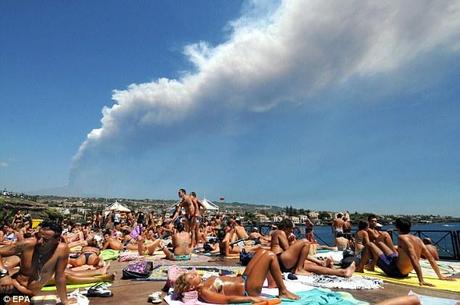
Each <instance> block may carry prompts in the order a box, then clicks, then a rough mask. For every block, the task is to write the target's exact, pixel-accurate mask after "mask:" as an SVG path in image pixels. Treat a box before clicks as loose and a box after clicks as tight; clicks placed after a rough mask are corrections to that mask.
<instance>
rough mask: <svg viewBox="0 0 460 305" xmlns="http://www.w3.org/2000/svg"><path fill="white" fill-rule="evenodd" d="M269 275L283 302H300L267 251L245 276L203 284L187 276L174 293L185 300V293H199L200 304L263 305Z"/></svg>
mask: <svg viewBox="0 0 460 305" xmlns="http://www.w3.org/2000/svg"><path fill="white" fill-rule="evenodd" d="M269 272H270V273H271V275H272V276H273V279H274V281H275V283H276V284H277V286H278V289H279V297H280V298H288V299H292V300H298V299H299V297H298V296H297V295H295V294H293V293H292V292H290V291H288V290H287V288H286V286H285V284H284V281H283V277H282V274H281V270H280V266H279V264H278V259H277V258H276V255H275V254H274V253H273V252H271V251H268V250H264V249H260V250H258V251H257V252H256V255H255V256H254V257H253V258H252V259H251V261H250V262H249V264H248V266H247V267H246V270H245V271H244V273H243V275H242V276H237V277H231V276H219V277H215V276H213V277H210V278H208V279H206V280H203V279H202V278H201V277H200V276H199V275H198V274H197V273H196V272H187V273H184V274H182V275H180V276H179V277H178V278H177V280H176V283H175V288H174V292H175V294H176V296H177V297H178V298H180V299H181V298H182V297H183V295H184V293H186V292H189V291H197V292H198V298H199V299H200V300H202V301H204V302H207V303H214V304H229V303H249V302H252V303H257V302H263V301H266V300H265V299H264V298H263V297H261V296H260V293H261V291H262V285H263V283H264V281H265V279H266V278H267V275H268V273H269Z"/></svg>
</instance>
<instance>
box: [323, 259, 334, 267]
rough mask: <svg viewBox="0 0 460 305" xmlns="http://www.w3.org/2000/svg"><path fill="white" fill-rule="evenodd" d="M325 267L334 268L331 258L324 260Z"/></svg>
mask: <svg viewBox="0 0 460 305" xmlns="http://www.w3.org/2000/svg"><path fill="white" fill-rule="evenodd" d="M325 267H329V268H332V267H334V261H333V260H332V258H331V257H328V258H326V261H325Z"/></svg>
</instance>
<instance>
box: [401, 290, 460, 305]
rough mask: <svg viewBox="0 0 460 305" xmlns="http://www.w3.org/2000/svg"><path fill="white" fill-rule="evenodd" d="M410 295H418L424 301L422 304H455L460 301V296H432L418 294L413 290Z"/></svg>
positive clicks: (421, 301)
mask: <svg viewBox="0 0 460 305" xmlns="http://www.w3.org/2000/svg"><path fill="white" fill-rule="evenodd" d="M409 295H415V296H417V297H418V298H419V300H420V303H422V305H455V304H458V303H457V302H459V301H460V297H459V299H458V300H453V299H444V298H438V297H430V296H426V295H421V294H417V293H415V292H413V291H412V290H411V291H409Z"/></svg>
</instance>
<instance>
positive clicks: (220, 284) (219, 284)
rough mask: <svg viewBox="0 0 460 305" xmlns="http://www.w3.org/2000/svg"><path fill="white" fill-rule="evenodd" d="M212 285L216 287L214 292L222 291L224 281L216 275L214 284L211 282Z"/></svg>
mask: <svg viewBox="0 0 460 305" xmlns="http://www.w3.org/2000/svg"><path fill="white" fill-rule="evenodd" d="M212 286H213V287H214V288H215V289H216V292H218V293H223V292H224V281H222V280H221V279H220V278H218V277H216V279H215V280H214V284H212Z"/></svg>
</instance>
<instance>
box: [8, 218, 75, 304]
mask: <svg viewBox="0 0 460 305" xmlns="http://www.w3.org/2000/svg"><path fill="white" fill-rule="evenodd" d="M61 233H62V227H61V226H60V225H59V224H57V223H56V222H53V221H50V220H45V221H43V222H42V223H41V224H40V230H39V231H38V233H37V234H36V235H35V238H28V239H25V240H23V241H20V242H18V243H16V244H14V245H9V246H4V247H2V248H0V295H9V296H11V295H28V296H33V295H36V294H38V293H39V292H40V290H41V288H42V287H43V286H44V285H45V284H46V283H48V281H49V280H50V279H52V277H53V275H54V279H55V282H56V287H57V294H58V296H59V298H60V299H61V302H62V304H68V300H67V289H66V276H65V273H64V271H65V268H66V266H67V263H68V260H69V247H68V246H67V244H66V243H64V242H61ZM12 255H17V256H19V257H20V259H21V263H20V269H19V271H18V272H17V273H15V274H9V273H8V270H7V269H6V268H5V266H4V265H3V263H2V258H3V257H8V256H12Z"/></svg>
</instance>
